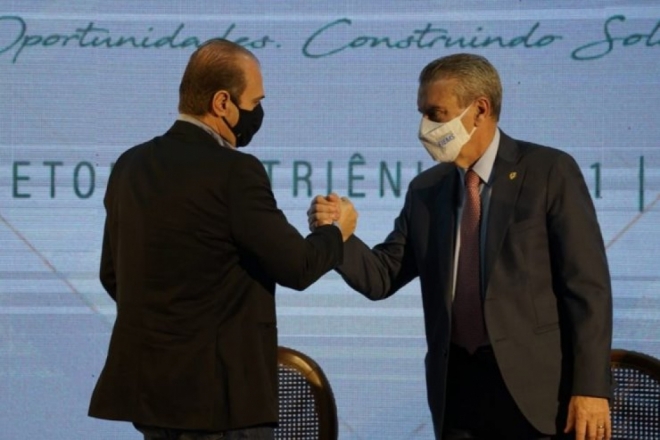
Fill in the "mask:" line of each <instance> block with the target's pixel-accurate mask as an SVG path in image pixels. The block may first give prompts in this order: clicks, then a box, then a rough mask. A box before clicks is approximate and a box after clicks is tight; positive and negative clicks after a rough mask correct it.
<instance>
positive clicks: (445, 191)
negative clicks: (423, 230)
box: [428, 168, 460, 310]
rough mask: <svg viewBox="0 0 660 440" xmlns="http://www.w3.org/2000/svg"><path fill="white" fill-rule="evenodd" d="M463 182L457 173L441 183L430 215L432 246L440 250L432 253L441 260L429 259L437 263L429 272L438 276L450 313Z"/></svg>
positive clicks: (450, 174) (452, 171) (452, 173)
mask: <svg viewBox="0 0 660 440" xmlns="http://www.w3.org/2000/svg"><path fill="white" fill-rule="evenodd" d="M459 180H460V179H459V175H458V172H457V171H456V169H455V168H452V169H451V170H449V172H448V173H447V174H446V175H445V176H444V177H443V178H442V180H441V181H440V182H439V185H438V192H437V194H436V196H435V197H434V198H433V209H432V210H431V211H430V212H433V213H434V215H433V218H432V223H431V224H432V225H433V227H432V228H431V231H433V235H432V236H431V237H430V238H431V241H430V242H431V243H434V244H435V245H436V246H438V250H437V253H431V255H434V254H435V255H438V256H439V258H438V259H437V260H435V259H428V260H430V261H429V262H431V261H432V262H433V263H432V264H433V266H432V267H429V268H428V269H429V270H431V271H433V272H435V274H437V277H438V278H437V279H438V281H439V283H440V284H441V285H440V287H441V289H442V290H441V291H443V292H446V294H445V297H444V300H445V303H446V304H445V306H446V307H447V308H446V310H451V301H452V289H451V287H452V285H453V282H454V271H453V267H454V266H453V265H454V245H455V238H456V206H457V203H458V197H459V193H458V182H459ZM443 283H444V284H443Z"/></svg>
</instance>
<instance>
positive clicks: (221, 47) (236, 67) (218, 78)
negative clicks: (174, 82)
mask: <svg viewBox="0 0 660 440" xmlns="http://www.w3.org/2000/svg"><path fill="white" fill-rule="evenodd" d="M246 58H251V59H253V60H255V61H257V58H256V57H255V56H254V55H253V54H252V52H250V51H249V50H247V49H246V48H244V47H243V46H240V45H238V44H236V43H233V42H231V41H228V40H223V39H219V38H218V39H213V40H209V41H207V42H205V43H204V44H202V45H201V46H200V47H199V48H198V49H197V50H196V51H195V52H193V54H192V55H191V56H190V60H189V61H188V65H187V66H186V70H185V72H184V73H183V78H182V79H181V85H180V86H179V112H180V113H184V114H189V115H194V116H202V115H205V114H207V113H208V112H209V111H210V110H211V106H212V101H213V96H214V95H215V93H216V92H217V91H218V90H226V91H227V92H228V93H229V95H230V96H231V98H232V100H234V102H236V103H238V102H239V97H240V96H241V94H242V93H243V91H244V90H245V87H246V79H245V72H244V65H245V63H244V61H245V59H246Z"/></svg>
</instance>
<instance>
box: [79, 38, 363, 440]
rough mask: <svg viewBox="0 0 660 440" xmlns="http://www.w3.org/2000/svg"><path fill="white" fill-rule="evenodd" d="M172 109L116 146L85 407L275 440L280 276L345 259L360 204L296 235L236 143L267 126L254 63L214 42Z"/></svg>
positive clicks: (184, 430)
mask: <svg viewBox="0 0 660 440" xmlns="http://www.w3.org/2000/svg"><path fill="white" fill-rule="evenodd" d="M179 95H180V101H179V111H180V116H179V119H178V120H177V121H176V122H175V123H174V125H173V126H172V128H170V130H169V131H168V132H167V133H165V134H164V135H163V136H158V137H156V138H154V139H152V140H151V141H148V142H146V143H144V144H141V145H138V146H136V147H134V148H132V149H130V150H128V151H126V152H125V153H124V154H122V155H121V157H120V158H119V159H118V160H117V162H116V164H115V166H114V168H113V169H112V173H111V175H110V178H109V181H108V187H107V192H106V196H105V200H104V203H105V207H106V211H107V217H106V222H105V233H104V239H103V252H102V256H101V270H100V278H101V283H102V284H103V286H104V287H105V289H106V290H107V292H108V294H109V295H110V296H111V297H112V298H113V299H114V300H115V301H116V303H117V318H116V321H115V324H114V328H113V331H112V337H111V340H110V348H109V352H108V358H107V361H106V364H105V367H104V368H103V372H102V373H101V375H100V377H99V380H98V383H97V385H96V388H95V390H94V393H93V395H92V399H91V404H90V409H89V414H90V416H93V417H99V418H103V419H111V420H125V421H130V422H133V423H134V425H135V426H136V427H137V428H138V429H139V430H140V431H141V432H143V433H144V436H145V439H153V440H155V439H179V440H183V439H186V440H191V439H207V440H210V439H220V438H222V439H238V438H240V439H272V438H273V425H274V424H275V423H276V422H277V415H278V410H277V390H278V388H277V326H276V316H275V284H281V285H284V286H287V287H290V288H293V289H299V290H300V289H304V288H306V287H307V286H309V285H310V284H312V283H313V282H314V281H316V280H317V279H318V278H319V277H320V276H321V275H323V274H324V273H326V272H327V271H329V270H331V269H332V268H334V267H336V266H337V265H338V264H339V263H340V262H341V261H342V241H343V240H342V239H344V240H345V239H347V238H348V236H349V235H350V234H351V233H352V231H353V229H354V228H355V221H356V213H355V212H354V211H348V210H347V211H346V213H344V212H342V215H341V216H340V217H338V222H337V223H336V224H335V225H331V226H324V227H320V228H318V229H316V230H315V231H314V232H313V233H311V234H310V235H308V236H307V237H305V238H304V237H302V236H301V235H300V234H299V232H298V231H297V230H296V229H295V228H294V227H293V226H292V225H290V224H289V223H288V222H287V220H286V218H285V216H284V214H283V213H282V212H281V211H280V210H279V209H278V208H277V205H276V202H275V199H274V197H273V193H272V191H271V186H270V182H269V179H268V176H267V174H266V172H265V169H264V167H263V166H262V164H261V163H260V162H259V161H258V160H257V159H256V158H255V157H253V156H251V155H249V154H245V153H243V152H240V151H238V150H237V149H236V147H240V146H244V145H247V144H248V143H249V141H250V139H251V138H252V136H253V135H254V134H255V133H256V131H257V130H258V129H259V126H260V125H261V121H262V118H263V110H262V108H261V100H262V99H263V98H264V90H263V81H262V77H261V72H260V68H259V62H258V61H257V59H256V58H255V57H254V55H253V54H252V53H250V52H249V51H248V50H246V49H244V48H243V47H241V46H239V45H237V44H234V43H231V42H229V41H225V40H211V41H209V42H207V43H205V44H203V45H202V46H201V47H200V48H199V49H198V50H197V51H195V52H194V53H193V54H192V56H191V58H190V61H189V63H188V65H187V67H186V70H185V73H184V75H183V79H182V81H181V86H180V90H179Z"/></svg>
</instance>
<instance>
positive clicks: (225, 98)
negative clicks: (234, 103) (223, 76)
mask: <svg viewBox="0 0 660 440" xmlns="http://www.w3.org/2000/svg"><path fill="white" fill-rule="evenodd" d="M230 101H231V98H230V97H229V92H227V91H226V90H218V91H217V92H215V94H214V95H213V99H212V100H211V114H213V116H227V113H228V111H229V110H228V109H229V102H230Z"/></svg>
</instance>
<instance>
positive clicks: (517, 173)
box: [483, 132, 525, 295]
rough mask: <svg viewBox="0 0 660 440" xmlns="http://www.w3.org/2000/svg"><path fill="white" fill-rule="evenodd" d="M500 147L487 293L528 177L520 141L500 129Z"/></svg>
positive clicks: (489, 236) (490, 210)
mask: <svg viewBox="0 0 660 440" xmlns="http://www.w3.org/2000/svg"><path fill="white" fill-rule="evenodd" d="M500 134H501V138H500V146H499V148H498V152H497V157H496V159H495V164H494V167H493V180H492V189H491V194H490V205H489V208H488V227H487V229H486V247H485V253H486V255H485V270H484V289H483V292H484V295H485V294H486V292H487V291H488V289H487V287H488V282H489V280H490V274H491V273H492V269H493V264H494V263H495V260H496V258H497V255H498V253H499V251H500V249H501V247H502V242H503V240H504V237H505V235H506V233H507V231H508V229H509V225H510V224H511V221H512V216H513V212H514V208H515V205H516V201H517V200H518V195H519V194H520V188H521V187H522V183H523V181H524V178H525V167H524V166H523V165H521V164H520V163H519V154H520V153H519V151H518V145H517V144H516V141H514V140H513V139H511V138H510V137H509V136H507V135H505V134H504V133H503V132H500Z"/></svg>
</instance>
